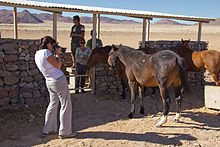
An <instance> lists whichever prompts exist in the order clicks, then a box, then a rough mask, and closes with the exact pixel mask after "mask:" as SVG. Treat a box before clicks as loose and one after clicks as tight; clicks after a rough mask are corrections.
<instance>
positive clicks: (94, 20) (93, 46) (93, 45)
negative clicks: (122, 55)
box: [92, 14, 97, 49]
mask: <svg viewBox="0 0 220 147" xmlns="http://www.w3.org/2000/svg"><path fill="white" fill-rule="evenodd" d="M96 20H97V18H96V14H93V34H92V49H94V48H95V47H96V25H97V22H96Z"/></svg>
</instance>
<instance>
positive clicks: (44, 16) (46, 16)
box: [33, 13, 138, 23]
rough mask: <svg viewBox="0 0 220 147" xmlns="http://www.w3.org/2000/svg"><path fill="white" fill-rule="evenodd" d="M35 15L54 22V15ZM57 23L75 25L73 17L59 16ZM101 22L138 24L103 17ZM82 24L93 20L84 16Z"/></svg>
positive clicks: (81, 18)
mask: <svg viewBox="0 0 220 147" xmlns="http://www.w3.org/2000/svg"><path fill="white" fill-rule="evenodd" d="M33 15H34V16H36V17H38V18H39V19H41V20H46V21H52V20H53V15H52V14H48V13H40V14H36V13H33ZM57 21H58V22H66V23H73V18H72V17H64V16H62V15H57ZM100 21H101V22H102V23H138V22H136V21H133V20H118V19H113V18H109V17H101V18H100ZM80 22H81V23H92V22H93V18H92V17H86V16H82V17H80Z"/></svg>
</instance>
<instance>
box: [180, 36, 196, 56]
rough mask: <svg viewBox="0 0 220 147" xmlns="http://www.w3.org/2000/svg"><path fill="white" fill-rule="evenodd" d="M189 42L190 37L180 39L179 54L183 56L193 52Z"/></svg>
mask: <svg viewBox="0 0 220 147" xmlns="http://www.w3.org/2000/svg"><path fill="white" fill-rule="evenodd" d="M189 43H190V39H189V40H183V39H182V43H181V47H180V55H181V56H184V55H186V54H188V53H189V54H191V53H192V52H193V51H192V48H191V47H190V44H189Z"/></svg>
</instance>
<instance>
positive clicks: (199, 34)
mask: <svg viewBox="0 0 220 147" xmlns="http://www.w3.org/2000/svg"><path fill="white" fill-rule="evenodd" d="M201 33H202V22H199V28H198V41H201Z"/></svg>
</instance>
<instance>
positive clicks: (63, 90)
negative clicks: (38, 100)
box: [42, 75, 72, 135]
mask: <svg viewBox="0 0 220 147" xmlns="http://www.w3.org/2000/svg"><path fill="white" fill-rule="evenodd" d="M46 85H47V89H48V91H49V94H50V103H49V105H48V107H47V111H46V115H45V123H44V127H43V130H42V132H43V133H49V132H57V109H58V105H59V101H60V105H61V108H60V127H59V135H70V134H72V103H71V97H70V92H69V87H68V84H67V80H66V77H65V75H63V76H61V77H59V78H58V79H56V80H46Z"/></svg>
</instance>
